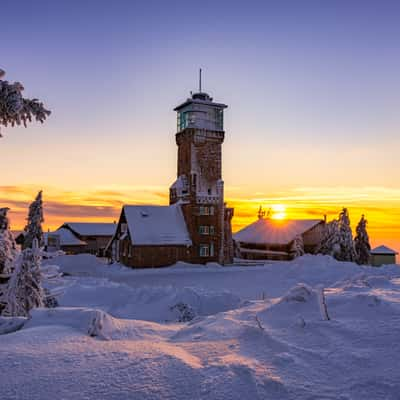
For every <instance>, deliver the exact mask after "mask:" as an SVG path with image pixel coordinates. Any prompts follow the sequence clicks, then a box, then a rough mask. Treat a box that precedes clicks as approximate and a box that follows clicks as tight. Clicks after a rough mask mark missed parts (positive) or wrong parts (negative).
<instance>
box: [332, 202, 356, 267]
mask: <svg viewBox="0 0 400 400" xmlns="http://www.w3.org/2000/svg"><path fill="white" fill-rule="evenodd" d="M338 224H339V244H340V251H339V253H338V254H337V255H336V259H337V260H339V261H352V262H354V261H356V252H355V250H354V241H353V233H352V231H351V227H350V217H349V212H348V210H347V208H343V210H342V211H341V212H340V214H339V221H338Z"/></svg>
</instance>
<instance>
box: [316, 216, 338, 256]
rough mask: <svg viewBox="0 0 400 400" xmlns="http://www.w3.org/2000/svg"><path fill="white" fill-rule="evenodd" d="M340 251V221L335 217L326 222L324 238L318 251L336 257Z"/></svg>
mask: <svg viewBox="0 0 400 400" xmlns="http://www.w3.org/2000/svg"><path fill="white" fill-rule="evenodd" d="M339 251H340V239H339V222H338V220H336V219H334V220H332V221H331V222H328V223H327V224H325V229H324V233H323V236H322V240H321V243H320V245H319V247H318V249H317V251H316V253H317V254H327V255H329V256H332V257H336V255H337V254H338V253H339Z"/></svg>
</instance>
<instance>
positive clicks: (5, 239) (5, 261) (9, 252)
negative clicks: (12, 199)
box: [0, 208, 18, 274]
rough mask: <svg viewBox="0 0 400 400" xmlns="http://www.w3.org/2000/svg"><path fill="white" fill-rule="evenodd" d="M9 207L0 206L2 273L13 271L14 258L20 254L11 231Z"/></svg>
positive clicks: (0, 272) (0, 258)
mask: <svg viewBox="0 0 400 400" xmlns="http://www.w3.org/2000/svg"><path fill="white" fill-rule="evenodd" d="M8 210H9V209H8V208H0V274H9V273H11V271H12V266H13V260H14V259H15V257H16V256H17V254H18V250H17V245H16V243H15V240H14V237H13V235H12V233H11V231H10V225H9V220H8V217H7V212H8Z"/></svg>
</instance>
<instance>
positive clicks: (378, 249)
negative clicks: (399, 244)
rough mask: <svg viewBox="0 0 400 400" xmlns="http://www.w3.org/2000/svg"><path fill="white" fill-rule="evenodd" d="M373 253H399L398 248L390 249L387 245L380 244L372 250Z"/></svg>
mask: <svg viewBox="0 0 400 400" xmlns="http://www.w3.org/2000/svg"><path fill="white" fill-rule="evenodd" d="M371 254H389V255H396V254H398V253H397V251H396V250H393V249H390V248H389V247H386V246H378V247H375V249H372V250H371Z"/></svg>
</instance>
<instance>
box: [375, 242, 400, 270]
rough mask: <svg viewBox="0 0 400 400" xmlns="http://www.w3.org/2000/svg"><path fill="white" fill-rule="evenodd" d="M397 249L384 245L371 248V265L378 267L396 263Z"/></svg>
mask: <svg viewBox="0 0 400 400" xmlns="http://www.w3.org/2000/svg"><path fill="white" fill-rule="evenodd" d="M397 254H398V253H397V251H395V250H392V249H390V248H389V247H386V246H383V245H382V246H378V247H375V249H372V250H371V265H373V266H374V267H380V266H381V265H386V264H396V255H397Z"/></svg>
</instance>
